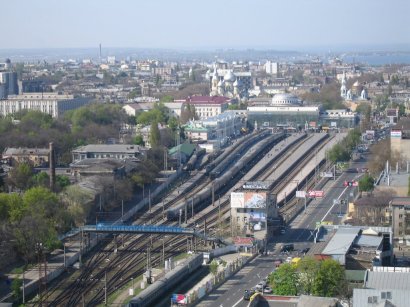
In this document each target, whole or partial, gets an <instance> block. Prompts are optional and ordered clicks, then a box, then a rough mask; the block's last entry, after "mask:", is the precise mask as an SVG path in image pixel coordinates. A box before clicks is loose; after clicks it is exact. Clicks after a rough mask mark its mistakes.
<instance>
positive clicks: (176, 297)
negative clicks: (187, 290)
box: [171, 294, 188, 305]
mask: <svg viewBox="0 0 410 307" xmlns="http://www.w3.org/2000/svg"><path fill="white" fill-rule="evenodd" d="M171 302H172V303H174V304H180V305H186V304H188V300H187V297H186V295H185V294H172V297H171Z"/></svg>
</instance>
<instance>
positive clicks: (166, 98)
mask: <svg viewBox="0 0 410 307" xmlns="http://www.w3.org/2000/svg"><path fill="white" fill-rule="evenodd" d="M159 101H160V102H173V101H174V97H172V96H171V95H165V96H162V97H161V99H160V100H159Z"/></svg>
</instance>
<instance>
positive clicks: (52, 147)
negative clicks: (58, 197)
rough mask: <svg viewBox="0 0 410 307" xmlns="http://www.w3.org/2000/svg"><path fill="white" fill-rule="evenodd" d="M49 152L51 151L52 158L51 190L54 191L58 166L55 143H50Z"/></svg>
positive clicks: (50, 159)
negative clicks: (56, 163)
mask: <svg viewBox="0 0 410 307" xmlns="http://www.w3.org/2000/svg"><path fill="white" fill-rule="evenodd" d="M49 150H50V157H49V160H48V164H49V167H50V190H51V191H54V186H55V183H56V165H55V157H54V146H53V142H50V144H49Z"/></svg>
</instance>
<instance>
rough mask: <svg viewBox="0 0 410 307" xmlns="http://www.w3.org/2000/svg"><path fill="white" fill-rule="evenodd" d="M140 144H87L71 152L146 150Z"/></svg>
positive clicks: (132, 151) (131, 151) (130, 151)
mask: <svg viewBox="0 0 410 307" xmlns="http://www.w3.org/2000/svg"><path fill="white" fill-rule="evenodd" d="M146 150H147V149H146V148H145V147H142V146H138V145H133V144H89V145H85V146H80V147H77V148H76V149H74V150H73V152H75V153H77V152H110V153H112V152H116V153H123V152H126V153H136V152H142V151H146Z"/></svg>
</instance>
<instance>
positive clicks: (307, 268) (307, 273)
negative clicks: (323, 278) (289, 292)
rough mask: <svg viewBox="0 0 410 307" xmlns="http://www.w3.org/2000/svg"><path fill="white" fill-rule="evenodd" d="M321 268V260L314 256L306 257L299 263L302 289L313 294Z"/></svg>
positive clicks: (303, 291)
mask: <svg viewBox="0 0 410 307" xmlns="http://www.w3.org/2000/svg"><path fill="white" fill-rule="evenodd" d="M318 270H319V262H318V261H317V260H316V259H315V258H313V257H304V258H302V260H301V261H300V262H299V264H298V271H299V285H300V290H301V292H302V293H304V294H308V295H311V294H312V292H313V286H314V284H315V279H316V275H317V273H318Z"/></svg>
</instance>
